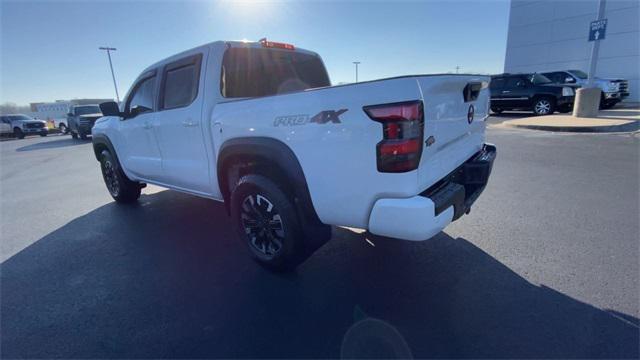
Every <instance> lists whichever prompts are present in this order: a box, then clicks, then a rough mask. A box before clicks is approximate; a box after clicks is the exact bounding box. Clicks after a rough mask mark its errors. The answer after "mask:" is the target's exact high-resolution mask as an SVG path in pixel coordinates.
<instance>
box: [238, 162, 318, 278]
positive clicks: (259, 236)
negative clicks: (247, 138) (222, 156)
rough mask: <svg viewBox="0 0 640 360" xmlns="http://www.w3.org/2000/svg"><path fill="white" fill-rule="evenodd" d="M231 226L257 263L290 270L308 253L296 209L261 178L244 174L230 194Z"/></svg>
mask: <svg viewBox="0 0 640 360" xmlns="http://www.w3.org/2000/svg"><path fill="white" fill-rule="evenodd" d="M231 216H232V219H233V222H234V227H235V228H236V231H237V233H238V236H239V237H240V239H241V240H242V242H243V243H244V244H245V245H246V246H247V247H248V249H249V252H250V253H251V255H252V256H253V258H254V259H256V260H257V261H258V262H259V263H260V264H262V265H264V266H266V267H268V268H270V269H274V270H285V271H286V270H293V269H294V268H295V267H296V266H297V265H299V264H300V263H302V262H303V261H304V260H306V259H307V258H308V257H309V256H310V255H311V253H310V252H308V251H306V249H307V247H306V246H305V239H304V232H303V229H302V226H301V222H300V219H299V217H298V213H297V211H296V208H295V206H294V204H293V202H292V201H291V199H290V197H288V196H287V195H286V194H285V192H284V191H282V189H281V188H280V187H278V186H277V185H276V184H275V183H274V182H272V181H271V180H270V179H268V178H267V177H265V176H262V175H253V174H251V175H245V176H243V177H242V178H240V180H239V181H238V184H237V185H236V187H235V189H234V190H233V192H232V194H231Z"/></svg>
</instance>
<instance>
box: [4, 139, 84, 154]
mask: <svg viewBox="0 0 640 360" xmlns="http://www.w3.org/2000/svg"><path fill="white" fill-rule="evenodd" d="M89 142H90V141H87V140H80V139H72V138H70V137H69V138H66V139H59V140H52V141H46V142H39V143H35V144H30V145H26V146H22V147H19V148H17V149H16V151H20V152H21V151H33V150H46V149H55V148H61V147H67V146H76V145H85V144H87V143H89Z"/></svg>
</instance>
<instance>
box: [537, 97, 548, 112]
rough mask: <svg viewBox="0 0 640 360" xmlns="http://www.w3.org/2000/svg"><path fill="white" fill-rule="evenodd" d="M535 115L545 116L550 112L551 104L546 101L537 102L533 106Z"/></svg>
mask: <svg viewBox="0 0 640 360" xmlns="http://www.w3.org/2000/svg"><path fill="white" fill-rule="evenodd" d="M535 110H536V114H540V115H546V114H548V113H549V111H551V103H550V102H549V100H547V99H542V100H538V101H537V102H536V106H535Z"/></svg>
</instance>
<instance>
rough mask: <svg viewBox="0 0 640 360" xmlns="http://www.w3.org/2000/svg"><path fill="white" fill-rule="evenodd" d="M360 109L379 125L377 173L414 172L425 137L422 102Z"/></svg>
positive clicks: (418, 162)
mask: <svg viewBox="0 0 640 360" xmlns="http://www.w3.org/2000/svg"><path fill="white" fill-rule="evenodd" d="M363 110H364V112H365V113H366V114H367V115H368V116H369V117H370V118H371V120H373V121H377V122H379V123H381V124H382V141H380V142H379V143H378V144H377V145H376V155H377V163H378V171H380V172H387V173H401V172H407V171H411V170H415V169H417V168H418V165H419V164H420V156H421V155H422V139H423V137H424V115H423V111H422V101H419V100H418V101H409V102H402V103H393V104H383V105H371V106H365V107H364V108H363Z"/></svg>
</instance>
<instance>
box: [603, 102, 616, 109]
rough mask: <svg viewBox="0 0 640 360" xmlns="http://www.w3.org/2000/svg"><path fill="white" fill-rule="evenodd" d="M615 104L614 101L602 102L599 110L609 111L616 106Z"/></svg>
mask: <svg viewBox="0 0 640 360" xmlns="http://www.w3.org/2000/svg"><path fill="white" fill-rule="evenodd" d="M616 104H617V102H616V101H604V102H601V103H600V109H602V110H608V109H611V108H612V107H614V106H616Z"/></svg>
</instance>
